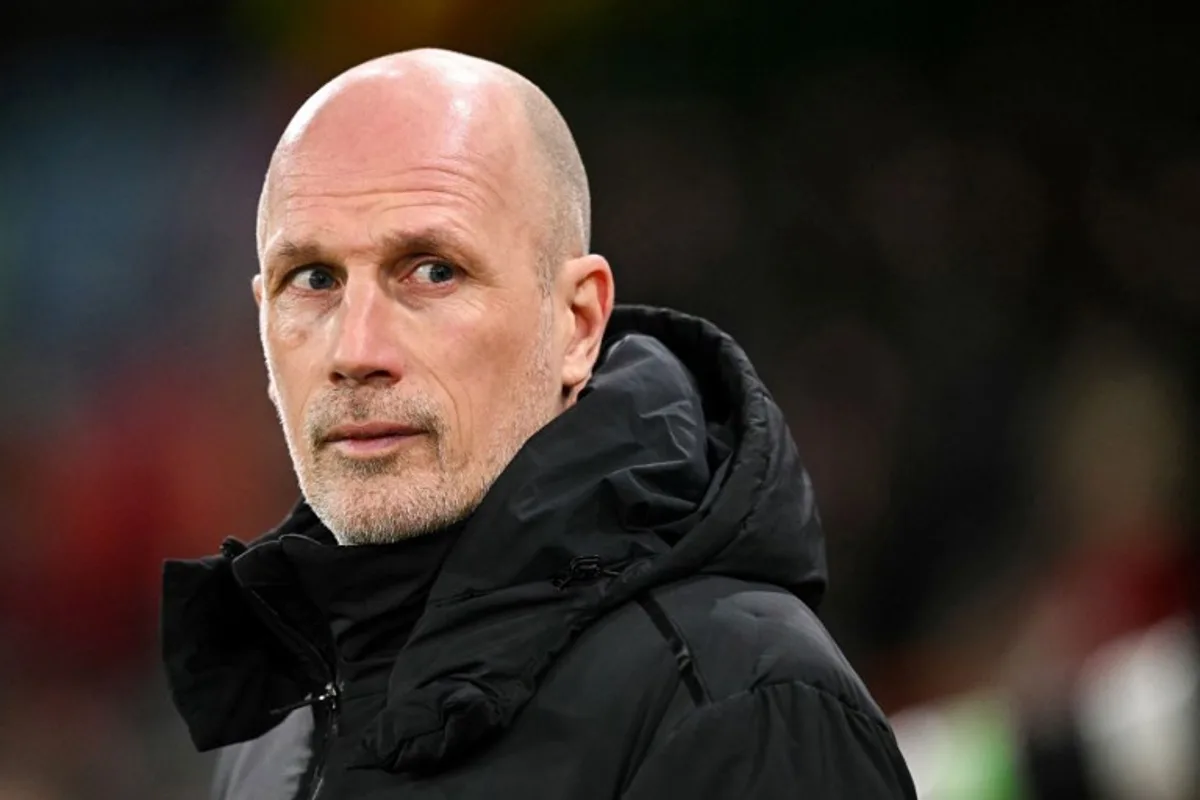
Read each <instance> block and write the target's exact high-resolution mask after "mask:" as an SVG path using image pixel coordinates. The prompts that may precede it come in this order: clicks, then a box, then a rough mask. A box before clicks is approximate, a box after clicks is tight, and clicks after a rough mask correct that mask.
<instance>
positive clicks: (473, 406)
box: [411, 303, 537, 449]
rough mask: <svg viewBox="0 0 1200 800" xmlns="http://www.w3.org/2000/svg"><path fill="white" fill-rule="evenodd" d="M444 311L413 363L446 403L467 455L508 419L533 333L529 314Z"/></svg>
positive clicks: (472, 307)
mask: <svg viewBox="0 0 1200 800" xmlns="http://www.w3.org/2000/svg"><path fill="white" fill-rule="evenodd" d="M445 310H446V312H447V313H444V314H439V315H438V319H437V320H436V324H433V325H431V326H430V327H429V329H428V334H429V336H430V338H429V339H428V340H427V341H426V342H424V345H425V346H422V347H419V348H418V347H414V348H413V349H412V351H411V357H412V359H413V360H414V361H415V362H417V363H419V364H420V369H421V371H422V372H424V373H425V374H426V375H428V376H429V378H430V380H431V382H432V383H433V384H435V385H436V386H437V390H438V391H440V393H442V394H443V396H444V398H445V401H446V402H447V403H448V405H449V408H448V409H447V411H448V413H449V415H450V419H448V420H447V422H448V423H449V425H450V428H451V433H452V435H453V437H454V441H455V442H456V443H457V445H458V447H459V448H465V449H470V448H472V447H473V446H476V445H477V444H478V442H477V441H475V440H476V439H478V438H479V437H480V436H482V435H483V433H484V431H485V430H486V429H490V428H492V427H494V426H495V425H496V424H498V421H499V420H500V419H502V418H503V417H504V416H506V415H507V414H509V413H511V411H510V409H509V408H508V407H507V405H506V403H507V398H509V397H512V395H513V394H514V392H516V391H519V390H520V389H522V388H524V387H518V386H516V385H514V382H516V381H520V380H521V379H522V375H523V372H524V370H523V369H522V366H523V365H524V362H525V359H526V358H527V357H528V352H529V351H530V350H531V349H532V346H533V343H534V342H535V341H536V336H537V329H536V326H535V327H530V325H529V324H528V323H529V319H530V317H529V312H528V311H527V310H519V311H518V310H515V309H512V310H510V309H503V308H498V307H488V308H483V307H480V306H477V305H476V304H473V303H472V304H464V305H461V306H459V307H458V308H455V309H453V310H452V309H450V308H449V307H447V308H446V309H445ZM451 311H453V313H450V312H451ZM414 344H415V343H414Z"/></svg>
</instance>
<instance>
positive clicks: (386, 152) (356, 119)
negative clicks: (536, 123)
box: [259, 73, 531, 246]
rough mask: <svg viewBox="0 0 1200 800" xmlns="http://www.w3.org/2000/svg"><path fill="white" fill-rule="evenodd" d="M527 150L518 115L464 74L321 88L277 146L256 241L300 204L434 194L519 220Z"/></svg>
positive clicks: (527, 171)
mask: <svg viewBox="0 0 1200 800" xmlns="http://www.w3.org/2000/svg"><path fill="white" fill-rule="evenodd" d="M529 150H530V140H529V133H528V126H527V125H525V124H524V120H523V116H522V114H521V113H520V109H519V108H515V107H514V104H513V103H511V102H506V98H505V97H504V95H503V94H502V93H501V92H499V91H498V90H497V88H496V87H495V86H491V85H488V84H486V83H484V82H482V81H481V80H480V79H479V78H478V77H477V76H473V75H471V74H469V73H467V74H464V75H463V76H462V77H461V79H459V80H453V79H452V80H447V79H446V78H445V76H440V77H439V79H438V80H432V79H426V78H424V77H423V76H420V75H417V76H414V77H411V78H408V79H406V80H403V81H397V80H388V79H380V80H366V81H360V82H357V83H355V84H354V85H352V86H341V87H338V86H336V85H334V86H332V88H331V87H326V88H325V89H323V90H321V92H318V93H317V94H316V95H314V96H313V97H312V98H311V99H310V100H309V101H308V102H307V103H306V104H305V105H304V106H303V107H301V109H300V111H298V112H297V114H296V116H295V117H294V118H293V120H292V122H291V123H290V124H289V125H288V127H287V129H286V130H285V132H284V134H283V137H282V138H281V140H280V143H279V146H278V148H277V149H276V153H275V156H274V158H273V159H272V164H271V168H270V170H269V172H268V175H267V181H266V186H265V188H264V194H263V205H262V208H261V209H260V219H259V233H260V237H269V236H270V235H271V233H272V232H273V231H274V230H275V229H277V228H278V227H279V226H281V225H284V224H287V223H288V222H289V221H291V220H295V219H296V218H297V215H296V214H294V213H288V212H289V211H294V210H295V209H296V207H297V205H298V204H303V202H305V198H307V199H309V200H313V199H316V198H325V199H328V200H332V201H336V202H339V203H343V204H349V203H353V202H354V201H355V200H356V199H361V200H362V201H363V202H366V203H369V202H371V201H372V199H373V198H377V197H379V196H382V195H385V194H388V193H407V194H409V195H412V196H413V197H416V198H417V199H418V200H419V197H417V195H419V194H420V193H421V192H425V193H427V194H429V193H433V194H436V193H439V192H440V193H441V194H443V195H445V194H447V193H449V195H456V196H457V197H458V199H459V200H461V202H462V203H463V204H465V205H466V206H467V207H469V208H470V209H472V210H473V211H474V212H475V213H477V214H480V215H503V214H514V215H515V214H519V213H521V211H522V209H523V204H522V202H521V200H520V199H521V197H522V196H527V195H528V192H527V187H525V186H523V184H524V183H528V182H529V179H530V175H531V170H530V169H529V165H530V154H529ZM414 193H416V194H414ZM264 244H265V239H262V240H260V246H262V245H264Z"/></svg>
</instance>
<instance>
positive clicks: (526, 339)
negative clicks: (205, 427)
mask: <svg viewBox="0 0 1200 800" xmlns="http://www.w3.org/2000/svg"><path fill="white" fill-rule="evenodd" d="M587 240H588V205H587V183H586V177H585V176H584V173H583V167H582V164H581V163H580V161H579V156H578V152H577V150H576V149H575V144H574V141H573V140H572V139H571V136H570V132H569V131H568V130H567V127H566V124H565V123H564V122H562V118H561V116H559V115H558V112H557V111H556V110H555V109H554V107H553V105H552V104H551V103H550V101H549V100H548V99H546V97H545V95H543V94H542V93H541V92H540V90H538V89H537V88H536V87H535V86H533V84H531V83H529V82H528V81H527V80H525V79H524V78H522V77H520V76H519V75H517V74H516V73H513V72H511V71H509V70H507V69H505V68H503V67H500V66H498V65H495V64H492V63H490V62H486V61H481V60H478V59H474V58H470V57H468V56H463V55H460V54H456V53H450V52H447V51H438V50H417V51H410V52H406V53H400V54H395V55H391V56H385V57H383V58H380V59H376V60H374V61H370V62H367V63H365V64H362V65H360V66H358V67H355V68H353V69H351V70H349V71H348V72H346V73H343V74H342V75H340V76H338V77H337V78H335V79H334V80H333V81H331V82H330V83H329V84H327V85H326V86H324V87H322V88H321V89H320V90H319V91H318V92H317V93H316V94H314V95H313V96H312V97H311V98H310V99H309V100H308V101H307V102H306V103H305V104H304V105H303V106H302V107H301V108H300V110H299V111H298V112H297V113H296V116H295V117H294V118H293V119H292V121H291V123H290V124H289V125H288V127H287V129H286V130H285V131H284V134H283V136H282V138H281V139H280V142H279V145H278V146H277V148H276V151H275V153H274V155H273V157H272V159H271V166H270V168H269V170H268V173H267V178H266V181H265V184H264V188H263V194H262V200H261V202H260V207H259V220H258V243H259V247H258V249H259V262H260V272H259V274H258V275H257V276H255V278H254V297H255V300H256V301H257V303H258V307H259V327H260V333H261V338H262V345H263V351H264V354H265V356H266V362H267V370H268V375H269V378H270V381H269V393H270V396H271V399H272V402H273V403H274V404H275V406H276V409H277V411H278V413H279V418H280V421H281V424H282V427H283V431H284V436H285V438H286V440H287V445H288V451H289V453H290V455H291V458H292V463H293V466H294V468H295V471H296V475H297V478H298V480H299V483H300V488H301V490H302V491H303V493H304V495H305V497H306V498H307V500H308V501H309V503H310V505H311V506H312V507H313V509H314V511H316V513H317V515H318V516H319V517H320V518H321V520H322V521H323V522H324V523H325V524H326V526H328V527H329V529H330V530H331V531H332V532H333V533H334V535H335V536H336V537H337V539H338V541H339V542H341V543H343V544H357V543H374V542H387V541H395V540H397V539H402V538H405V537H408V536H413V535H418V534H421V533H425V532H429V531H433V530H437V529H439V528H442V527H444V526H446V525H448V524H452V523H453V522H455V521H457V520H459V519H462V518H463V517H465V516H467V515H468V514H469V513H470V512H471V511H472V510H473V509H474V508H475V506H476V505H478V503H479V501H480V500H481V499H482V497H483V495H484V494H485V493H486V491H487V489H488V487H489V486H490V485H491V483H492V482H493V481H494V480H495V478H496V476H497V475H499V473H500V472H501V471H502V470H503V469H504V467H505V466H506V465H507V464H508V462H509V461H510V460H511V459H512V457H513V456H514V455H515V454H516V452H517V451H518V450H519V449H520V447H521V446H522V445H523V444H524V443H525V441H526V440H527V439H528V438H529V437H530V436H531V435H533V434H534V433H535V432H536V431H537V430H538V429H540V428H541V427H542V426H544V425H545V424H546V423H547V422H549V421H550V420H551V419H553V418H554V417H555V416H556V415H557V414H559V413H561V412H562V411H563V410H565V409H566V408H567V407H568V406H570V405H571V404H572V403H573V402H574V401H575V399H576V398H577V396H578V393H579V391H580V389H581V388H582V387H583V385H584V384H585V383H586V381H587V379H588V377H589V376H590V374H591V370H592V368H593V366H594V364H595V361H596V358H597V355H598V353H599V348H600V340H601V337H602V335H603V331H604V326H605V325H606V323H607V321H608V317H609V314H610V312H611V310H612V304H613V279H612V272H611V270H610V269H609V266H608V264H607V262H606V261H605V260H604V259H603V258H602V257H600V256H598V255H594V254H587ZM347 425H349V426H351V427H350V428H347V427H346V426H347ZM354 426H357V427H354ZM347 434H348V435H350V436H351V437H352V438H351V439H346V440H342V441H336V440H335V439H336V438H337V437H338V436H340V435H347Z"/></svg>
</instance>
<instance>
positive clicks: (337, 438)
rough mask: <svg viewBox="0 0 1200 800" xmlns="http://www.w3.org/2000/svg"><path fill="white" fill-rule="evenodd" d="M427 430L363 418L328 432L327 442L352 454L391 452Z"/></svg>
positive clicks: (370, 454)
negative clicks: (360, 420) (361, 420)
mask: <svg viewBox="0 0 1200 800" xmlns="http://www.w3.org/2000/svg"><path fill="white" fill-rule="evenodd" d="M424 433H425V431H423V430H421V429H420V428H414V427H412V426H411V425H403V424H399V423H395V422H362V423H350V424H346V425H338V426H337V427H336V428H333V429H332V430H330V431H329V433H327V434H326V435H325V438H324V442H323V443H324V444H326V445H329V446H332V447H333V448H335V449H336V450H338V451H339V452H340V453H342V454H343V455H346V456H351V457H372V456H380V455H387V454H389V453H391V452H392V451H393V450H396V449H397V448H400V447H403V446H404V445H406V444H408V443H409V442H411V441H413V440H414V439H416V438H417V437H418V436H422V435H423V434H424Z"/></svg>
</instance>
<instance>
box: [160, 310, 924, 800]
mask: <svg viewBox="0 0 1200 800" xmlns="http://www.w3.org/2000/svg"><path fill="white" fill-rule="evenodd" d="M314 525H315V526H316V527H315V528H314ZM319 528H320V526H319V524H317V523H316V521H315V519H314V518H313V516H312V514H311V511H309V510H308V509H307V507H306V506H304V505H301V506H299V507H298V508H297V510H296V511H295V512H294V513H293V514H292V515H291V516H290V517H289V518H288V520H286V521H285V522H284V524H283V525H281V526H280V528H279V529H277V530H276V531H274V532H272V533H271V534H268V535H267V536H265V537H263V538H262V539H260V540H258V541H257V542H255V543H254V544H253V545H251V546H250V547H249V548H246V547H245V546H244V545H241V544H240V543H237V542H234V541H232V540H231V541H227V542H226V544H225V546H224V547H223V548H222V554H221V555H219V556H214V557H212V558H208V559H203V560H200V561H190V562H183V561H178V562H170V563H168V564H167V567H166V571H165V581H164V582H165V594H164V607H163V646H164V654H165V658H166V665H167V671H168V675H169V679H170V683H171V687H172V692H173V695H174V699H175V702H176V705H177V706H178V708H179V710H180V712H181V713H182V715H183V716H184V718H185V720H186V721H187V724H188V726H189V729H190V731H191V734H192V737H193V739H194V741H195V743H196V745H197V746H198V747H199V748H201V749H211V748H217V747H225V748H226V749H225V751H224V752H223V753H222V756H221V759H220V767H219V770H218V772H219V774H218V777H217V791H216V795H217V796H218V797H221V798H238V799H239V800H240V799H241V798H246V799H247V800H248V799H249V798H280V799H281V800H282V799H283V798H291V797H312V796H317V797H320V798H322V800H341V799H342V798H346V800H349V799H350V798H353V800H383V799H384V798H412V799H413V800H419V799H420V798H455V799H456V800H469V799H470V798H488V800H497V799H498V798H522V799H523V800H526V799H530V798H576V799H578V800H585V799H586V798H627V799H628V800H635V799H636V800H660V799H661V798H671V797H686V798H739V799H741V800H747V799H749V798H806V799H807V800H818V799H819V798H856V799H865V798H912V797H915V793H914V791H913V787H912V783H911V780H910V778H909V776H908V773H907V770H906V768H905V765H904V762H903V760H902V758H901V756H900V753H899V751H898V750H897V748H896V743H895V740H894V738H893V736H892V733H891V731H890V729H889V727H888V725H887V723H886V721H885V720H884V717H883V716H882V714H881V713H880V711H879V709H878V708H877V707H876V706H875V704H874V703H873V702H872V700H871V698H870V696H869V695H868V693H867V690H866V689H865V688H864V686H863V684H862V683H861V681H860V680H859V679H858V677H857V676H856V675H855V673H854V671H853V670H852V669H851V667H850V665H849V664H848V663H847V662H846V660H845V659H844V658H843V656H842V654H841V653H840V652H839V650H838V648H837V646H836V645H835V644H834V642H833V640H832V639H831V638H830V636H829V634H828V633H827V632H826V631H825V629H824V628H823V627H822V625H821V623H820V622H819V621H818V620H817V617H816V615H815V613H814V610H815V609H816V607H817V604H818V602H819V600H820V598H821V594H822V592H823V590H824V585H825V576H824V549H823V544H822V534H821V530H820V523H819V519H818V516H817V512H816V507H815V505H814V502H813V496H812V490H811V487H810V485H809V482H808V479H807V477H806V475H805V474H804V471H803V469H802V468H801V465H800V462H799V460H798V458H797V454H796V449H795V445H794V444H793V442H792V439H791V437H790V435H789V433H788V431H787V428H786V426H785V424H784V421H783V418H782V416H781V414H780V411H779V408H778V407H777V406H776V405H775V404H774V402H773V401H772V400H771V398H770V396H769V395H768V393H767V391H766V389H765V388H764V387H763V385H762V384H761V383H760V381H759V379H758V377H757V376H756V375H755V373H754V370H753V368H752V367H751V365H750V363H749V362H748V361H747V359H746V356H745V354H744V353H743V352H742V350H741V349H740V348H738V346H737V345H736V344H735V343H734V342H733V341H732V340H731V339H730V338H729V337H728V336H726V335H725V334H723V333H721V332H720V331H718V330H717V329H716V328H714V327H713V326H712V325H710V324H709V323H706V322H704V321H702V320H699V319H695V318H691V317H687V316H684V315H681V314H676V313H673V312H668V311H660V310H650V309H640V308H618V309H617V311H616V312H615V313H614V316H613V319H612V322H611V324H610V326H609V330H608V333H607V335H606V345H605V350H604V353H603V355H602V360H601V363H600V364H599V365H598V368H597V371H596V376H595V378H594V379H593V381H592V382H591V384H590V385H589V387H588V389H587V390H586V391H585V393H584V394H583V396H582V397H581V398H580V400H579V402H578V404H576V405H575V406H574V407H573V408H571V409H570V410H568V411H567V412H566V413H564V414H562V415H561V416H560V417H558V418H557V419H556V420H554V421H553V422H551V423H550V424H549V425H548V426H546V427H545V428H544V429H543V430H541V431H540V432H539V433H538V434H537V435H535V436H534V437H533V438H532V439H531V440H530V441H529V442H528V443H527V444H526V446H525V447H524V448H523V449H522V450H521V452H520V453H519V454H518V455H517V457H516V458H515V459H514V461H513V462H512V463H511V464H510V465H509V467H508V468H507V469H506V470H505V472H504V473H503V474H502V475H501V476H500V477H499V479H498V480H497V481H496V483H495V484H494V486H493V487H492V489H491V491H490V492H489V494H488V495H487V497H486V498H485V499H484V501H483V503H482V504H481V505H480V507H479V508H478V509H477V510H476V512H475V513H474V514H473V515H472V516H471V517H470V519H469V520H468V521H467V522H466V523H465V525H464V526H463V527H462V528H461V530H460V531H459V532H457V534H456V536H455V538H454V540H453V544H452V546H450V548H449V553H448V555H447V556H445V560H444V562H442V566H441V569H440V571H438V572H437V574H436V578H435V579H434V580H433V581H432V586H431V587H430V589H429V591H428V601H427V603H426V604H425V605H424V606H423V609H424V610H423V613H421V614H420V615H419V619H417V620H416V621H415V627H412V629H411V636H407V635H406V641H405V642H403V643H402V644H403V647H402V649H399V652H398V654H397V655H395V657H394V658H393V657H388V658H387V659H386V664H385V666H386V669H383V670H382V671H380V672H378V673H377V677H376V678H374V679H366V678H364V679H362V680H359V679H358V678H355V681H356V683H355V684H354V685H347V683H346V679H345V677H344V675H343V674H342V673H343V670H342V669H341V668H340V667H339V665H342V664H344V663H345V662H346V658H345V655H344V654H342V653H339V652H338V646H337V645H336V644H335V642H334V637H332V636H331V635H330V633H329V630H330V629H329V625H328V624H327V621H325V620H323V619H322V615H321V613H320V611H319V609H318V606H317V604H315V603H313V602H310V601H309V598H308V597H307V596H306V593H305V591H304V590H303V582H302V581H298V580H297V578H296V574H295V570H294V569H292V568H290V567H289V563H290V562H289V559H288V555H287V554H288V553H289V552H291V553H293V554H295V553H297V552H299V551H300V550H303V549H305V548H308V549H312V548H314V547H318V546H320V543H321V542H322V541H325V540H327V537H328V534H327V533H322V532H321V531H320V530H319ZM272 554H273V555H272ZM370 606H371V604H370V603H369V602H367V603H364V612H363V613H369V611H368V610H367V609H369V607H370ZM406 634H407V631H406ZM359 673H361V670H360V671H359ZM359 673H356V674H359ZM372 681H373V682H372ZM351 709H352V711H351Z"/></svg>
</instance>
